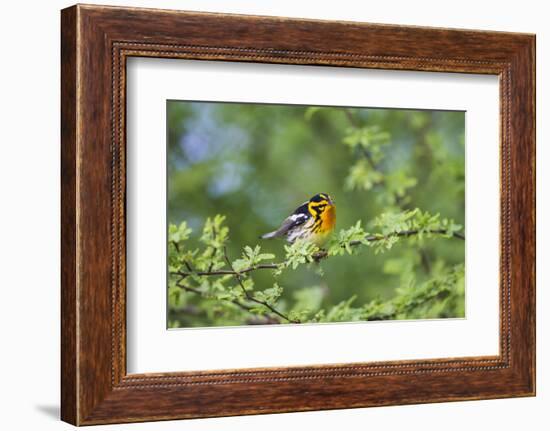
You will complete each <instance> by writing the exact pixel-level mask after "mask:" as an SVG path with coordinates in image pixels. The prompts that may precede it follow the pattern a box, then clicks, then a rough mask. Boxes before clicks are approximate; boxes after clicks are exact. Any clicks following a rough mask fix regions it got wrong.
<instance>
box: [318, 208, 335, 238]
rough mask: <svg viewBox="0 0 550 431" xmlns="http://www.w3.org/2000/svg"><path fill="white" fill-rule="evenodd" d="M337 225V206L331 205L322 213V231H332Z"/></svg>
mask: <svg viewBox="0 0 550 431" xmlns="http://www.w3.org/2000/svg"><path fill="white" fill-rule="evenodd" d="M335 225H336V207H335V206H334V205H330V206H329V207H327V209H326V210H325V211H323V213H322V214H321V233H330V232H332V230H333V229H334V226H335Z"/></svg>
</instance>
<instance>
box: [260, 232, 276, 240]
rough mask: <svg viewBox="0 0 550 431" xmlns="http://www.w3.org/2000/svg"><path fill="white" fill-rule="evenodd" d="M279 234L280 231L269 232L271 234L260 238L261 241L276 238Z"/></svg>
mask: <svg viewBox="0 0 550 431" xmlns="http://www.w3.org/2000/svg"><path fill="white" fill-rule="evenodd" d="M278 234H279V231H278V230H274V231H273V232H269V233H266V234H263V235H262V236H260V239H270V238H275V237H276V236H278Z"/></svg>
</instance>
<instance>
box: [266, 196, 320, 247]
mask: <svg viewBox="0 0 550 431" xmlns="http://www.w3.org/2000/svg"><path fill="white" fill-rule="evenodd" d="M310 217H311V215H310V214H309V211H308V209H307V202H306V203H304V204H303V205H300V206H299V207H298V208H296V210H295V211H294V212H293V213H292V214H291V215H289V216H288V217H287V218H286V219H285V220H284V221H283V223H282V224H281V227H279V229H277V230H276V231H273V232H269V233H267V234H265V235H262V238H264V239H267V238H276V237H280V236H284V235H286V234H287V233H288V231H290V230H292V229H294V228H295V227H297V226H300V225H301V224H304V223H305V222H306V221H307V220H308V219H309V218H310Z"/></svg>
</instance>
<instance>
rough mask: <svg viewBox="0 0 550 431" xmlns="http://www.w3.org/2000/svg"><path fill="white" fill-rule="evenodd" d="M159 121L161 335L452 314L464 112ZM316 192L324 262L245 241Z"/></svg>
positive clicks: (194, 114) (234, 114)
mask: <svg viewBox="0 0 550 431" xmlns="http://www.w3.org/2000/svg"><path fill="white" fill-rule="evenodd" d="M167 115H168V124H167V127H168V221H169V224H170V227H169V246H168V250H169V272H170V274H171V275H170V276H169V286H168V289H169V295H168V301H169V316H168V325H169V327H190V326H225V325H244V324H263V323H288V321H292V322H298V321H299V322H336V321H353V320H382V319H411V318H414V319H417V318H436V317H438V318H441V317H463V316H464V241H463V240H462V239H460V238H459V237H458V236H460V235H459V234H458V233H459V232H462V226H463V225H464V205H465V201H464V131H465V123H464V120H465V118H464V113H463V112H452V111H417V110H402V109H370V108H361V109H359V108H337V107H303V106H286V105H261V104H236V103H204V102H181V101H169V102H168V105H167ZM320 192H324V193H329V194H330V195H331V196H332V197H333V198H334V200H335V203H336V207H337V229H336V232H335V234H334V235H333V240H332V241H331V243H330V244H328V246H327V250H324V251H320V250H318V249H316V248H315V247H312V245H311V244H301V243H296V244H294V245H292V246H289V245H288V244H286V243H285V242H284V241H283V240H260V239H258V237H259V236H260V235H261V234H263V233H266V232H268V231H271V230H273V229H275V228H276V227H278V225H279V224H280V223H281V221H282V220H283V219H284V218H285V217H287V216H288V215H289V214H290V213H291V212H292V211H293V210H294V209H295V208H296V207H297V206H298V205H300V204H301V203H302V202H304V201H305V200H307V199H309V198H310V197H311V196H313V195H314V194H316V193H320ZM418 208H419V209H418ZM404 231H414V234H411V235H403V236H401V235H397V233H398V232H404ZM455 234H456V235H457V237H454V236H453V235H455ZM365 238H370V240H369V241H367V240H365ZM319 253H320V254H322V255H323V256H322V258H318V257H319V256H320V255H319ZM323 253H324V254H323ZM261 265H264V266H266V268H264V269H255V270H253V271H250V272H246V273H244V274H241V273H240V271H242V270H246V269H247V268H251V267H254V268H255V267H257V266H261ZM213 271H214V272H216V271H221V272H222V274H219V275H214V276H213V275H200V273H201V272H208V273H210V272H213ZM224 271H226V272H227V273H226V274H224V273H223V272H224ZM178 273H179V275H178ZM181 274H185V275H184V276H182V275H181ZM235 274H237V276H236V275H235ZM277 313H280V315H279V314H277Z"/></svg>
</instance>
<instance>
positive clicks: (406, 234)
mask: <svg viewBox="0 0 550 431" xmlns="http://www.w3.org/2000/svg"><path fill="white" fill-rule="evenodd" d="M420 232H421V231H420V230H418V229H411V230H404V231H400V232H394V233H391V234H388V235H381V234H373V235H367V236H366V237H365V241H367V242H375V241H382V240H386V239H388V238H392V237H399V238H402V237H406V238H408V237H411V236H414V235H418V234H420ZM423 232H424V233H430V234H435V235H443V234H446V233H447V230H445V229H431V230H427V231H423ZM453 237H454V238H457V239H461V240H465V239H466V238H465V236H464V234H463V233H460V232H453ZM363 243H364V241H359V240H357V241H351V242H350V243H349V244H350V245H351V246H352V247H356V246H358V245H361V244H363ZM224 255H225V256H224V257H225V260H226V263H227V265H228V267H229V269H218V270H215V271H197V272H194V271H193V270H192V269H191V267H190V266H189V264H188V263H187V262H184V263H185V265H186V266H187V269H188V272H186V271H177V272H173V273H171V274H172V275H178V276H180V277H181V279H182V280H183V279H184V278H186V277H188V276H190V275H198V276H223V275H232V276H234V277H235V278H237V280H238V281H239V283H240V284H241V285H242V281H241V278H240V277H241V275H242V274H247V273H249V272H252V271H256V270H261V269H271V270H273V269H279V268H280V267H281V266H284V262H281V263H264V264H260V265H254V266H250V267H248V268H245V269H242V270H240V271H235V269H234V268H233V266H232V265H231V262H230V261H229V259H228V258H227V251H226V250H225V248H224ZM312 257H313V259H314V260H315V261H316V262H318V261H320V260H322V259H325V258H326V257H328V252H327V251H326V250H320V251H318V252H317V253H315V254H314V255H313V256H312ZM243 291H244V292H245V294H246V296H247V299H249V300H250V301H253V302H257V303H259V304H262V305H265V306H266V307H267V308H269V307H270V306H269V305H268V304H266V303H263V301H260V302H258V300H257V299H255V298H253V299H251V298H252V297H250V294H249V293H248V292H247V291H245V290H244V289H243ZM272 311H273V310H272ZM273 312H274V313H275V314H278V313H277V312H275V311H273ZM281 317H283V316H281ZM284 318H285V319H286V316H285V317H284ZM287 320H288V319H287ZM289 321H290V320H289Z"/></svg>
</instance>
